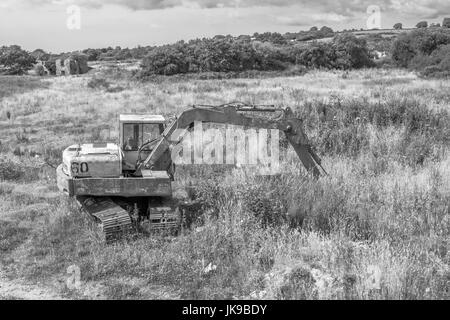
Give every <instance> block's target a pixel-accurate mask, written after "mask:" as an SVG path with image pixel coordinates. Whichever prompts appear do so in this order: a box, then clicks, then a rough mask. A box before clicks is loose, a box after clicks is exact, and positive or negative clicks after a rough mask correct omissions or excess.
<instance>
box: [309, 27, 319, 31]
mask: <svg viewBox="0 0 450 320" xmlns="http://www.w3.org/2000/svg"><path fill="white" fill-rule="evenodd" d="M309 31H312V32H315V31H319V28H317V27H311V29H309Z"/></svg>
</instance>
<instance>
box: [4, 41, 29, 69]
mask: <svg viewBox="0 0 450 320" xmlns="http://www.w3.org/2000/svg"><path fill="white" fill-rule="evenodd" d="M35 62H36V59H35V58H34V57H33V56H31V55H30V54H29V53H28V52H27V51H25V50H22V48H21V47H20V46H17V45H12V46H9V47H7V46H3V47H0V73H3V74H11V75H16V74H19V75H20V74H24V73H26V72H27V71H28V70H30V69H31V68H32V67H33V65H34V63H35Z"/></svg>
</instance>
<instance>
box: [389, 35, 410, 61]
mask: <svg viewBox="0 0 450 320" xmlns="http://www.w3.org/2000/svg"><path fill="white" fill-rule="evenodd" d="M391 54H392V60H393V61H394V62H395V63H396V64H397V66H399V67H402V68H406V67H408V64H409V62H410V61H411V60H412V59H413V58H414V57H415V56H416V50H414V45H413V43H412V39H411V37H410V36H409V35H400V36H399V37H398V38H397V39H396V40H395V41H394V43H393V44H392V50H391Z"/></svg>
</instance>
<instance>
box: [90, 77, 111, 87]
mask: <svg viewBox="0 0 450 320" xmlns="http://www.w3.org/2000/svg"><path fill="white" fill-rule="evenodd" d="M110 85H111V83H109V82H108V81H107V80H106V79H103V78H92V79H91V80H89V82H88V84H87V86H88V87H89V88H91V89H105V90H107V89H109V87H110Z"/></svg>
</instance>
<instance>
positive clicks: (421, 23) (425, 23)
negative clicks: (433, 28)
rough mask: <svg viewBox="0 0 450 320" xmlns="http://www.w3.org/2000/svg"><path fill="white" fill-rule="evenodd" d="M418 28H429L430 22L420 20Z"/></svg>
mask: <svg viewBox="0 0 450 320" xmlns="http://www.w3.org/2000/svg"><path fill="white" fill-rule="evenodd" d="M416 28H428V22H426V21H420V22H419V23H418V24H416Z"/></svg>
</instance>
